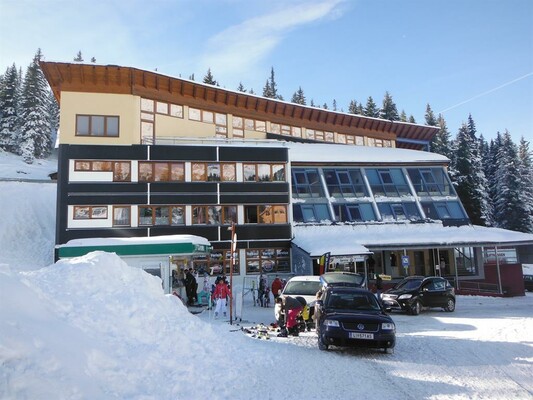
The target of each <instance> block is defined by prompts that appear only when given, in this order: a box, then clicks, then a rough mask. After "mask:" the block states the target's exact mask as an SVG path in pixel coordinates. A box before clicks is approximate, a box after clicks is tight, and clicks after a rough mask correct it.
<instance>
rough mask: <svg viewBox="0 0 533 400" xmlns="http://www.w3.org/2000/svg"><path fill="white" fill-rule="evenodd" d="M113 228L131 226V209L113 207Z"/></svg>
mask: <svg viewBox="0 0 533 400" xmlns="http://www.w3.org/2000/svg"><path fill="white" fill-rule="evenodd" d="M113 226H131V208H130V207H129V206H114V207H113Z"/></svg>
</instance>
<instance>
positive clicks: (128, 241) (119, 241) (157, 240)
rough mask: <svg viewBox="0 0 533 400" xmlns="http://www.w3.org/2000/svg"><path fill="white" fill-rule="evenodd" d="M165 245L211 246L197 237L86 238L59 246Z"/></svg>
mask: <svg viewBox="0 0 533 400" xmlns="http://www.w3.org/2000/svg"><path fill="white" fill-rule="evenodd" d="M164 243H171V244H176V243H192V244H198V245H205V246H211V243H209V241H208V240H207V239H206V238H203V237H201V236H195V235H166V236H150V237H110V238H86V239H73V240H69V241H68V242H67V243H66V244H61V245H57V246H56V247H57V248H62V247H89V246H113V245H114V246H116V245H122V246H129V245H139V244H164Z"/></svg>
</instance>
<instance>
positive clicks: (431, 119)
mask: <svg viewBox="0 0 533 400" xmlns="http://www.w3.org/2000/svg"><path fill="white" fill-rule="evenodd" d="M424 118H425V119H426V125H429V126H438V121H437V119H436V118H435V114H434V113H433V110H432V109H431V106H430V105H429V103H428V104H427V105H426V113H425V114H424Z"/></svg>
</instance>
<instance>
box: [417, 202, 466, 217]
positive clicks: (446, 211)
mask: <svg viewBox="0 0 533 400" xmlns="http://www.w3.org/2000/svg"><path fill="white" fill-rule="evenodd" d="M420 204H421V205H422V210H423V211H424V214H426V217H427V218H430V219H435V220H446V219H458V220H466V219H467V217H466V215H465V213H464V211H463V209H462V207H461V204H460V203H459V202H458V201H438V202H437V201H435V202H432V201H422V202H421V203H420Z"/></svg>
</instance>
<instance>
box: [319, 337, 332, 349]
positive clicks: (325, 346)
mask: <svg viewBox="0 0 533 400" xmlns="http://www.w3.org/2000/svg"><path fill="white" fill-rule="evenodd" d="M328 347H329V346H328V345H327V344H326V343H324V341H323V340H322V337H321V336H319V337H318V348H319V349H320V350H327V349H328Z"/></svg>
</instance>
